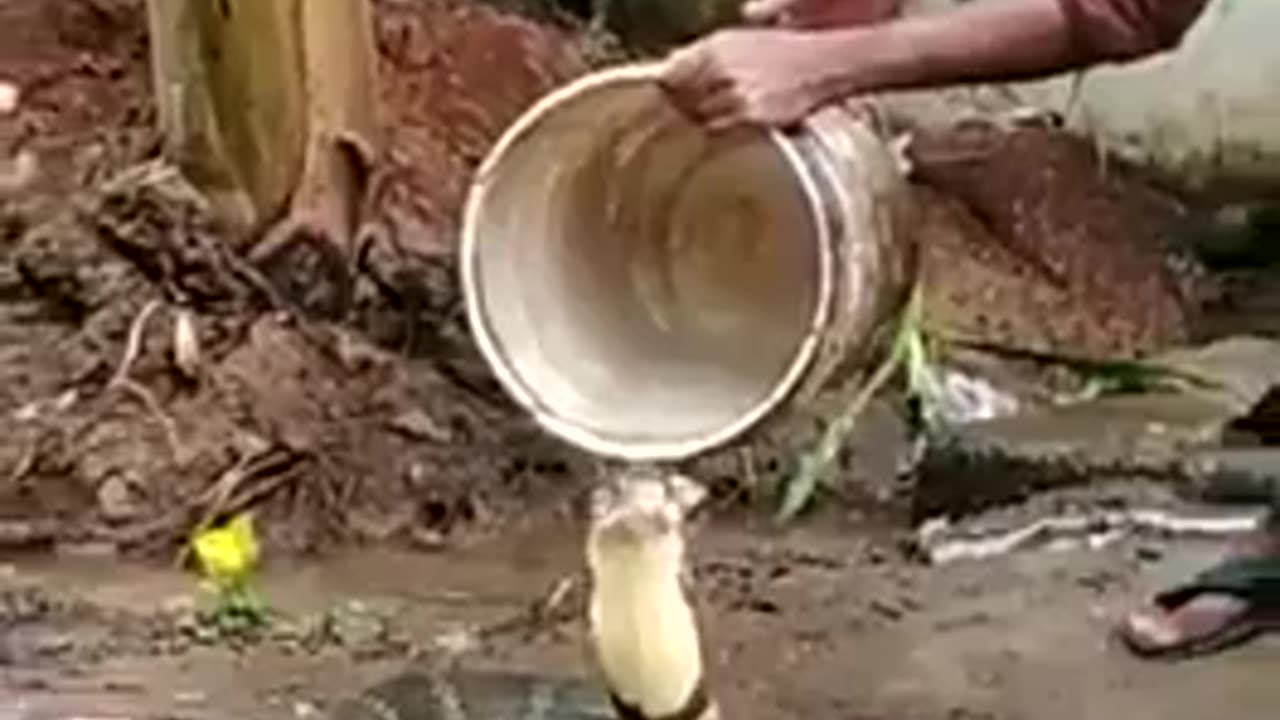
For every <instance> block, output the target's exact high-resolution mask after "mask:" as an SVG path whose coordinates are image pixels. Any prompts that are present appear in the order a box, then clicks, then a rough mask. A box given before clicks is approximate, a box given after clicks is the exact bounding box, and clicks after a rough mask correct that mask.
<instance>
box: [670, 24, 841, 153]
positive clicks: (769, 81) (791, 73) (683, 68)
mask: <svg viewBox="0 0 1280 720" xmlns="http://www.w3.org/2000/svg"><path fill="white" fill-rule="evenodd" d="M840 65H841V63H839V62H838V61H837V60H833V59H832V58H831V57H830V56H829V53H828V52H827V51H826V48H825V39H824V38H823V37H822V36H821V35H819V34H815V33H801V32H796V31H792V30H782V29H755V28H749V29H730V30H721V31H719V32H716V33H714V34H712V35H709V36H707V37H706V38H703V39H702V40H699V41H697V42H695V43H693V44H691V45H688V46H685V47H684V48H681V49H680V50H677V51H676V52H674V53H672V54H671V55H670V56H669V57H668V58H667V60H666V62H665V64H664V66H663V68H662V76H661V78H660V83H661V85H662V87H663V89H664V90H666V92H667V95H668V97H670V98H671V101H672V102H673V103H674V104H675V105H676V106H677V107H678V108H679V109H680V110H681V111H682V112H683V113H684V114H685V115H687V116H689V117H690V118H691V119H693V120H695V121H696V122H699V123H701V124H703V125H704V126H706V127H707V128H708V129H710V130H713V131H714V130H724V129H727V128H729V127H732V126H735V125H741V124H755V125H767V126H785V125H790V124H793V123H796V122H798V121H800V120H802V119H803V118H804V117H805V116H806V115H808V114H809V113H810V112H811V111H812V110H814V109H815V108H816V107H817V106H819V105H821V104H823V103H824V102H825V101H827V100H829V99H830V98H831V96H832V94H833V92H832V86H833V81H834V80H836V79H837V77H836V74H835V73H836V72H837V71H838V69H839V67H840Z"/></svg>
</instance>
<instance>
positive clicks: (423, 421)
mask: <svg viewBox="0 0 1280 720" xmlns="http://www.w3.org/2000/svg"><path fill="white" fill-rule="evenodd" d="M388 425H389V426H390V427H391V429H392V430H395V431H397V432H400V433H403V434H405V435H407V436H408V437H411V438H413V439H415V440H429V441H431V442H437V443H447V442H449V440H450V439H451V433H450V432H449V428H447V427H445V426H444V425H441V424H440V423H438V422H436V421H435V418H432V417H431V416H430V415H428V414H427V413H425V412H423V411H422V410H418V409H416V408H415V409H413V410H408V411H405V412H403V413H400V414H399V415H397V416H395V417H394V418H392V419H391V420H390V422H389V423H388Z"/></svg>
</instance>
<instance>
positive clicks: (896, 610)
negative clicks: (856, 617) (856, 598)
mask: <svg viewBox="0 0 1280 720" xmlns="http://www.w3.org/2000/svg"><path fill="white" fill-rule="evenodd" d="M871 611H872V612H874V613H875V614H877V615H879V616H881V617H883V618H885V619H887V620H891V621H897V620H901V619H902V616H903V615H904V614H905V613H904V612H903V610H902V608H900V607H897V606H896V605H893V604H891V603H889V602H886V601H884V600H880V599H876V600H872V601H871Z"/></svg>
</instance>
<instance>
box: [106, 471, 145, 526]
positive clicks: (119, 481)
mask: <svg viewBox="0 0 1280 720" xmlns="http://www.w3.org/2000/svg"><path fill="white" fill-rule="evenodd" d="M98 510H99V511H100V512H101V513H102V517H103V518H104V519H106V520H107V521H109V522H122V521H126V520H130V519H132V518H135V517H137V516H138V514H139V513H140V512H141V510H142V508H141V507H140V506H139V504H138V502H137V500H136V498H135V492H134V489H133V487H132V485H131V483H130V482H129V481H128V480H127V479H126V478H124V477H122V476H120V475H112V476H111V477H108V478H107V479H105V480H103V481H102V484H100V485H99V486H98Z"/></svg>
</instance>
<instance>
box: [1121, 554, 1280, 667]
mask: <svg viewBox="0 0 1280 720" xmlns="http://www.w3.org/2000/svg"><path fill="white" fill-rule="evenodd" d="M1205 595H1226V596H1230V597H1233V598H1238V599H1239V600H1241V601H1243V602H1244V603H1246V604H1247V607H1246V608H1245V609H1244V610H1242V611H1241V612H1239V613H1238V614H1236V615H1234V616H1233V617H1230V618H1228V619H1227V620H1225V621H1224V622H1223V623H1222V624H1221V626H1219V627H1218V628H1217V629H1216V630H1213V631H1211V632H1208V633H1197V634H1196V635H1195V636H1194V637H1188V638H1187V639H1185V640H1184V641H1182V642H1175V643H1171V644H1155V645H1153V644H1150V643H1147V642H1144V641H1143V640H1141V639H1139V638H1137V637H1135V633H1134V632H1133V630H1132V628H1131V627H1130V626H1129V624H1128V623H1124V624H1123V625H1122V626H1121V627H1120V628H1117V629H1116V634H1117V635H1118V636H1119V638H1120V640H1121V641H1122V642H1123V643H1124V644H1125V645H1126V646H1127V647H1128V649H1129V650H1130V651H1131V652H1132V653H1134V654H1135V655H1137V656H1139V657H1142V658H1147V659H1155V658H1163V659H1185V658H1190V657H1194V656H1202V655H1207V654H1211V653H1216V652H1220V651H1222V650H1227V649H1229V648H1233V647H1236V646H1238V645H1241V644H1244V643H1246V642H1249V641H1250V640H1253V639H1254V638H1256V637H1258V636H1259V635H1262V634H1265V633H1268V632H1278V631H1280V557H1245V558H1233V559H1230V560H1226V561H1223V562H1222V563H1219V564H1218V565H1215V566H1214V567H1211V568H1209V569H1208V570H1206V571H1204V572H1202V573H1200V574H1199V575H1197V576H1196V577H1195V578H1194V579H1192V581H1191V582H1189V583H1187V584H1186V585H1182V586H1179V587H1176V588H1173V589H1171V590H1168V591H1165V592H1162V593H1160V594H1159V595H1157V596H1156V597H1155V598H1154V599H1153V601H1152V602H1153V604H1154V605H1155V607H1157V608H1159V609H1160V610H1161V611H1163V612H1167V613H1172V612H1175V611H1177V610H1178V609H1179V608H1182V607H1184V606H1185V605H1186V604H1187V603H1188V602H1191V601H1192V600H1194V599H1196V598H1198V597H1203V596H1205Z"/></svg>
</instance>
